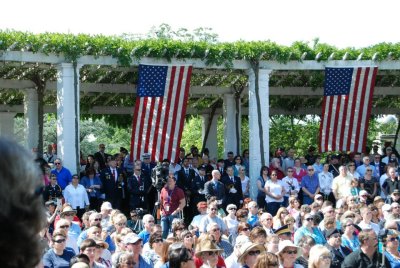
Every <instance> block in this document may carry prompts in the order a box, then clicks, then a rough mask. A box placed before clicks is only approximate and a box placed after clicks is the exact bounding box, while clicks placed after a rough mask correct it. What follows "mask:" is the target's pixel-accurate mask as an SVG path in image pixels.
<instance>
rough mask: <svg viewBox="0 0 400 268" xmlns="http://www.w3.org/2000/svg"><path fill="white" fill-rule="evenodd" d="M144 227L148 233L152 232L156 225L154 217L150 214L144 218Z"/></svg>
mask: <svg viewBox="0 0 400 268" xmlns="http://www.w3.org/2000/svg"><path fill="white" fill-rule="evenodd" d="M143 225H144V228H146V230H147V231H150V230H151V227H152V226H153V225H154V217H153V216H152V215H150V214H146V215H144V216H143Z"/></svg>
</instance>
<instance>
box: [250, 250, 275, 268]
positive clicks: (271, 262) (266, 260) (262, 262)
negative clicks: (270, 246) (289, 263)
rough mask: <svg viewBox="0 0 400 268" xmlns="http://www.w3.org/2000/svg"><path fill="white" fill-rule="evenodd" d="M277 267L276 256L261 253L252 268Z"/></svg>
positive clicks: (269, 253)
mask: <svg viewBox="0 0 400 268" xmlns="http://www.w3.org/2000/svg"><path fill="white" fill-rule="evenodd" d="M277 267H279V260H278V256H276V255H275V254H274V253H271V252H263V253H261V254H260V255H258V256H257V259H256V261H255V263H254V266H253V268H277Z"/></svg>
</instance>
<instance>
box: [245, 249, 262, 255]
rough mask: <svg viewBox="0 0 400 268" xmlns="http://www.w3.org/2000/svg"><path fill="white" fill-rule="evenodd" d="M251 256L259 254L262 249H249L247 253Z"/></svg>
mask: <svg viewBox="0 0 400 268" xmlns="http://www.w3.org/2000/svg"><path fill="white" fill-rule="evenodd" d="M247 254H248V255H249V256H257V255H260V254H261V251H259V250H254V251H249V253H247Z"/></svg>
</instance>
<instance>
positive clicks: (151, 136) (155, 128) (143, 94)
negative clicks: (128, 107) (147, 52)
mask: <svg viewBox="0 0 400 268" xmlns="http://www.w3.org/2000/svg"><path fill="white" fill-rule="evenodd" d="M191 74H192V66H155V65H142V64H141V65H139V82H138V88H137V97H136V104H135V110H134V114H133V123H132V140H131V159H140V158H141V155H142V154H143V153H150V154H151V159H152V160H153V161H162V160H163V159H169V160H171V159H172V160H174V159H175V158H176V157H177V153H179V146H180V142H181V138H182V131H183V124H184V119H185V115H186V105H187V100H188V95H189V86H190V78H191Z"/></svg>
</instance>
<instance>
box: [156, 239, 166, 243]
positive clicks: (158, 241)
mask: <svg viewBox="0 0 400 268" xmlns="http://www.w3.org/2000/svg"><path fill="white" fill-rule="evenodd" d="M163 241H164V240H162V239H156V240H154V243H160V242H163Z"/></svg>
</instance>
